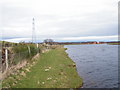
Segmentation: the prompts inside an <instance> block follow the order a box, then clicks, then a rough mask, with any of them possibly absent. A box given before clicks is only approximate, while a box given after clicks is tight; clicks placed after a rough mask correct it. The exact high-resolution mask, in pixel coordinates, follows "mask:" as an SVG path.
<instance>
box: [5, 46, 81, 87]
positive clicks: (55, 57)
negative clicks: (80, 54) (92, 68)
mask: <svg viewBox="0 0 120 90" xmlns="http://www.w3.org/2000/svg"><path fill="white" fill-rule="evenodd" d="M73 64H74V62H73V61H72V60H71V59H70V58H69V57H68V56H67V54H66V53H65V49H64V48H57V49H53V50H50V51H49V52H46V53H43V54H41V55H40V57H39V58H38V60H36V64H35V65H34V66H33V67H31V69H30V72H26V76H24V77H21V76H20V74H18V75H16V76H15V75H13V76H10V77H13V78H7V79H5V80H4V81H3V87H6V86H10V87H11V88H78V87H81V86H82V79H81V78H80V77H79V76H78V74H77V72H76V67H73V66H72V65H73ZM47 70H48V71H47ZM22 71H24V69H23V70H22ZM16 77H18V78H20V80H17V79H14V78H16ZM15 81H17V83H16V84H14V85H13V83H15Z"/></svg>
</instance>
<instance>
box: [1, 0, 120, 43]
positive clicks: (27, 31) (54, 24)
mask: <svg viewBox="0 0 120 90" xmlns="http://www.w3.org/2000/svg"><path fill="white" fill-rule="evenodd" d="M1 9H2V10H0V11H1V12H0V13H1V17H2V18H1V19H2V26H1V27H0V32H2V35H0V36H3V38H4V39H8V38H9V39H11V38H13V40H14V39H17V38H18V39H20V38H21V39H22V38H23V39H24V38H31V37H32V18H33V17H34V18H35V30H36V37H37V40H39V41H41V40H42V38H56V40H63V39H62V38H64V37H65V38H67V37H68V38H69V37H94V36H96V37H102V36H103V37H104V36H115V35H117V34H118V20H117V19H118V18H117V17H118V16H117V15H118V10H117V9H118V0H109V1H108V0H1ZM57 38H59V39H57ZM76 39H77V38H76ZM87 39H88V40H90V39H89V38H87ZM91 39H92V38H91ZM102 39H103V38H102ZM108 39H109V40H110V39H111V38H108ZM74 40H75V39H74ZM103 40H104V39H103Z"/></svg>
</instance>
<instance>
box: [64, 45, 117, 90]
mask: <svg viewBox="0 0 120 90" xmlns="http://www.w3.org/2000/svg"><path fill="white" fill-rule="evenodd" d="M65 48H68V49H67V50H66V52H67V53H68V55H69V57H70V58H71V59H72V60H73V61H74V62H75V63H76V67H77V72H78V74H79V75H80V76H81V78H82V79H83V88H117V87H118V46H117V45H105V44H104V45H102V44H101V45H65Z"/></svg>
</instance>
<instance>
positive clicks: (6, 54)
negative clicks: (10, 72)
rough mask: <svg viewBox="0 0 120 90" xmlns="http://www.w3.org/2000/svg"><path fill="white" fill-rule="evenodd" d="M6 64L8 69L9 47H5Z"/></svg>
mask: <svg viewBox="0 0 120 90" xmlns="http://www.w3.org/2000/svg"><path fill="white" fill-rule="evenodd" d="M5 64H6V70H7V69H8V49H7V48H6V49H5Z"/></svg>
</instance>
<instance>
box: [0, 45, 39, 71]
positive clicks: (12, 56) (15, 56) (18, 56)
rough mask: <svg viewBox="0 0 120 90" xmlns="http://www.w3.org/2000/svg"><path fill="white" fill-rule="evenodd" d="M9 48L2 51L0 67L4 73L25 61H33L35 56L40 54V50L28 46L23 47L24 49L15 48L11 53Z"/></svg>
mask: <svg viewBox="0 0 120 90" xmlns="http://www.w3.org/2000/svg"><path fill="white" fill-rule="evenodd" d="M9 48H10V47H9ZM9 48H3V49H2V60H1V61H2V62H1V66H0V70H2V72H4V71H5V70H6V69H7V68H9V67H11V66H13V65H16V64H18V63H19V62H22V61H23V60H25V59H26V60H31V58H32V57H33V56H35V55H36V54H37V53H39V52H40V48H37V47H35V46H28V45H23V46H22V47H13V50H12V51H10V50H9ZM13 51H14V52H13Z"/></svg>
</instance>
